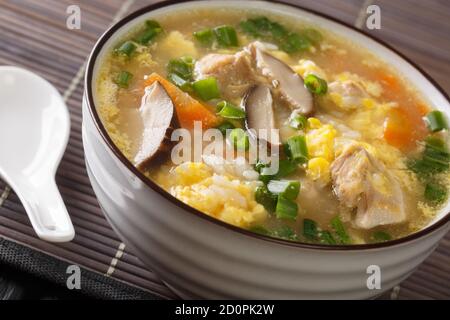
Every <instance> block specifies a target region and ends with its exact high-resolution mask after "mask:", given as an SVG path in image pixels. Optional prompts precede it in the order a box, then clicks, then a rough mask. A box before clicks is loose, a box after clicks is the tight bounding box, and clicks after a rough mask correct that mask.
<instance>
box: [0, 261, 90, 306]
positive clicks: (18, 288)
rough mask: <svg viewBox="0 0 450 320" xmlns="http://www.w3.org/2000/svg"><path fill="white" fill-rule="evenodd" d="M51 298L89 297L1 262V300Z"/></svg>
mask: <svg viewBox="0 0 450 320" xmlns="http://www.w3.org/2000/svg"><path fill="white" fill-rule="evenodd" d="M49 299H50V300H54V299H64V300H66V299H77V300H78V299H89V297H88V296H85V295H82V294H80V293H78V292H77V291H73V290H69V289H67V288H64V287H61V286H58V285H55V284H53V283H50V282H48V281H45V280H43V279H40V278H38V277H36V276H33V275H30V274H28V273H24V272H20V271H17V270H16V269H13V268H11V267H9V266H6V265H3V264H0V300H49Z"/></svg>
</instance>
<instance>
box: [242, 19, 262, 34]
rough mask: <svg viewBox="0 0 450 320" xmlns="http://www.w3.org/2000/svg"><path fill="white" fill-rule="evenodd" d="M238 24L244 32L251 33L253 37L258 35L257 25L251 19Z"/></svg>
mask: <svg viewBox="0 0 450 320" xmlns="http://www.w3.org/2000/svg"><path fill="white" fill-rule="evenodd" d="M239 26H240V27H241V29H242V31H244V32H245V33H246V34H249V35H251V36H252V37H254V38H257V37H259V36H260V33H259V29H258V26H257V25H256V24H255V22H254V21H253V20H251V19H250V20H246V21H242V22H241V23H240V24H239Z"/></svg>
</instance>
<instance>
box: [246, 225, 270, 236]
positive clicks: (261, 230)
mask: <svg viewBox="0 0 450 320" xmlns="http://www.w3.org/2000/svg"><path fill="white" fill-rule="evenodd" d="M248 230H250V231H251V232H254V233H257V234H262V235H265V236H268V235H270V231H269V230H267V229H266V228H264V227H263V226H253V227H250V229H248Z"/></svg>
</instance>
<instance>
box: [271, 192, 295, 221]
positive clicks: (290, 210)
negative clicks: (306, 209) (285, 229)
mask: <svg viewBox="0 0 450 320" xmlns="http://www.w3.org/2000/svg"><path fill="white" fill-rule="evenodd" d="M297 212H298V205H297V203H296V202H295V201H292V200H289V199H287V198H285V197H283V196H278V201H277V206H276V208H275V214H276V216H277V218H279V219H288V220H295V219H296V218H297Z"/></svg>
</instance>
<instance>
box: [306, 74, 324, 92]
mask: <svg viewBox="0 0 450 320" xmlns="http://www.w3.org/2000/svg"><path fill="white" fill-rule="evenodd" d="M304 82H305V87H306V88H307V89H308V90H309V91H310V92H311V93H314V94H317V95H319V96H322V95H324V94H325V93H327V90H328V85H327V82H326V81H325V80H323V79H321V78H319V77H318V76H316V75H314V74H308V75H307V76H306V77H305V79H304Z"/></svg>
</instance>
